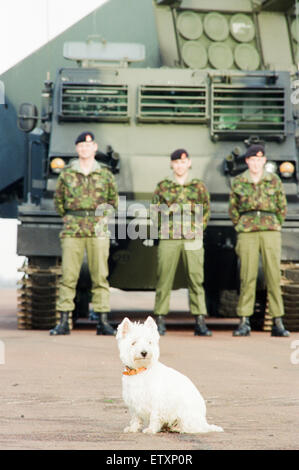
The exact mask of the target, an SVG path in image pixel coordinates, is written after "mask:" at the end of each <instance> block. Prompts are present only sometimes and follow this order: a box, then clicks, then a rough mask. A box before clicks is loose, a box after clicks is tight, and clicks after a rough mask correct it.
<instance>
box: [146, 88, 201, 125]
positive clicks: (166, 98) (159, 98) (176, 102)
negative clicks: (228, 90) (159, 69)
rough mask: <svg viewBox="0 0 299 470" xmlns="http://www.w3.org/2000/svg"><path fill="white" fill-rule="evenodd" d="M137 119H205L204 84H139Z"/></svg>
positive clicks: (194, 120) (178, 120)
mask: <svg viewBox="0 0 299 470" xmlns="http://www.w3.org/2000/svg"><path fill="white" fill-rule="evenodd" d="M138 119H139V120H140V121H159V122H160V121H172V122H184V121H185V122H203V121H205V120H206V119H207V89H206V87H205V86H199V87H193V86H190V87H189V86H173V87H169V86H157V85H155V86H150V85H144V86H141V87H140V88H139V93H138Z"/></svg>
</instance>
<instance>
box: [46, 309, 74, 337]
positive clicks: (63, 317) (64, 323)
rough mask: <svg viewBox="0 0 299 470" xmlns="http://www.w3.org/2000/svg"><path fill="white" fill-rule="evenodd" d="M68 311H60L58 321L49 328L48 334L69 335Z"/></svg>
mask: <svg viewBox="0 0 299 470" xmlns="http://www.w3.org/2000/svg"><path fill="white" fill-rule="evenodd" d="M70 333H71V331H70V327H69V312H60V323H58V325H56V326H55V328H53V329H52V330H50V335H69V334H70Z"/></svg>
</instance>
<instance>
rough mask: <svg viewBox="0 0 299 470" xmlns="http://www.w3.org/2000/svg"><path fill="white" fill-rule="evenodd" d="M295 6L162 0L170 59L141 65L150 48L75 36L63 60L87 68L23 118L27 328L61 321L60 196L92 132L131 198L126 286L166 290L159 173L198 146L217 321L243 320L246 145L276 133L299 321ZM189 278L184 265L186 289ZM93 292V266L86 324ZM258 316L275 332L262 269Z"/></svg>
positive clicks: (50, 88)
mask: <svg viewBox="0 0 299 470" xmlns="http://www.w3.org/2000/svg"><path fill="white" fill-rule="evenodd" d="M293 5H294V2H292V1H288V0H284V1H282V0H266V1H262V0H261V1H258V0H255V1H250V0H227V1H225V2H223V1H220V0H155V1H154V2H153V8H154V9H155V15H156V21H157V33H158V38H159V44H160V52H161V60H162V64H163V65H162V66H161V67H160V68H142V67H133V68H132V67H130V63H132V62H134V61H142V58H143V56H144V50H143V47H142V45H138V44H129V45H126V44H115V43H110V44H109V43H106V42H105V41H103V40H99V41H97V39H96V38H94V37H93V38H91V39H90V40H89V41H87V42H86V43H79V42H71V43H66V44H65V47H64V56H65V57H66V58H69V59H71V60H76V61H77V64H78V66H77V67H69V68H61V69H60V70H58V72H57V76H56V79H55V81H54V82H50V81H46V82H45V86H44V90H43V93H42V106H41V110H40V112H38V109H37V107H36V106H35V105H31V104H28V103H24V104H23V105H22V106H21V108H20V113H19V127H20V128H21V129H22V130H24V131H25V132H26V133H27V134H26V135H27V137H28V165H27V168H28V177H27V199H26V200H25V201H24V203H23V204H21V205H20V206H19V208H18V209H19V221H20V225H19V226H18V242H17V252H18V254H19V255H23V256H26V258H27V262H26V264H25V265H24V267H23V270H24V279H23V281H22V285H21V287H20V303H19V317H18V321H19V327H20V328H51V327H52V326H53V324H55V322H56V309H55V300H56V295H57V283H58V279H59V275H60V256H61V251H60V243H59V231H60V230H61V226H62V220H61V218H60V217H59V216H58V215H57V213H56V211H55V208H54V204H53V193H54V190H55V186H56V181H57V177H58V174H59V172H60V171H61V168H62V167H63V166H64V165H66V164H67V163H68V162H69V161H70V159H72V158H74V157H75V156H76V155H75V149H74V141H75V138H76V136H77V135H78V134H79V133H80V132H82V131H84V130H88V131H92V132H93V133H94V134H95V136H96V140H97V141H98V143H99V148H100V150H101V152H99V154H98V155H97V159H98V160H99V161H100V162H102V164H104V165H106V166H108V167H109V168H110V169H111V171H112V172H113V173H114V174H115V177H116V180H117V184H118V188H119V193H120V196H121V202H120V206H119V210H118V213H117V215H116V219H115V226H117V230H116V238H115V239H114V240H112V241H111V255H110V277H109V281H110V285H111V286H112V287H116V288H119V289H124V290H153V289H155V282H156V249H157V247H156V243H152V240H150V237H149V236H148V231H146V233H145V231H144V227H148V224H149V219H148V217H149V216H148V208H149V204H150V201H151V197H152V194H153V191H154V189H155V186H156V184H157V182H158V181H159V180H160V179H162V178H163V177H165V176H167V175H168V174H169V172H170V168H169V155H170V153H171V152H172V151H173V150H174V149H176V148H182V147H183V148H186V149H187V150H188V152H189V153H190V156H191V157H192V169H193V173H194V174H195V175H196V176H197V177H200V178H202V179H203V180H204V182H205V183H206V185H207V187H208V189H209V192H210V195H211V220H210V222H209V225H208V228H207V230H206V233H205V237H204V244H205V256H206V262H205V289H206V295H207V306H208V311H209V314H210V315H212V316H214V315H223V316H226V315H227V316H233V315H235V310H234V308H235V300H236V298H237V295H238V285H239V279H238V261H237V258H236V255H235V251H234V246H235V239H236V236H235V232H234V229H233V226H232V223H231V221H230V220H229V216H228V198H229V192H230V183H231V179H232V178H233V177H234V176H235V175H237V174H238V173H240V172H241V171H243V170H244V168H245V167H244V158H242V157H243V155H244V153H245V151H246V148H247V146H248V145H250V143H253V142H260V141H262V142H265V144H266V153H267V157H268V163H267V169H268V170H269V171H273V172H277V173H278V175H279V176H280V177H281V179H282V182H283V185H284V188H285V191H286V194H287V199H288V215H287V218H286V221H285V223H284V226H283V232H282V234H283V247H282V261H283V264H284V266H285V274H286V275H287V276H288V277H289V278H292V279H293V281H292V280H290V279H289V281H285V283H286V284H287V285H286V286H285V289H286V290H284V299H285V305H286V310H287V314H286V321H285V323H286V326H287V327H288V328H289V329H291V330H295V329H298V328H299V317H298V314H296V310H298V301H297V300H296V296H297V298H298V293H297V292H298V288H297V282H298V281H296V275H297V272H298V271H297V267H298V265H297V267H296V262H298V260H299V245H298V235H299V200H298V176H299V173H298V172H299V170H298V148H297V122H296V119H297V117H298V113H297V109H296V89H292V83H294V81H295V80H296V78H297V75H296V74H297V63H298V59H297V51H298V42H299V39H298V38H299V36H298V34H297V29H298V28H297V25H298V24H299V23H298V18H297V16H296V12H295V11H294V8H293ZM38 119H40V125H39V127H36V126H37V123H38ZM144 208H146V210H144ZM129 228H130V229H131V236H130V237H129V236H128V229H129ZM134 233H135V234H136V237H134ZM132 234H133V236H132ZM141 234H143V235H141ZM138 235H140V236H138ZM134 238H135V239H134ZM294 268H295V269H294ZM294 273H295V275H294ZM289 284H290V285H289ZM181 287H185V282H184V272H183V270H182V269H181V267H180V268H179V269H178V272H177V275H176V279H175V285H174V288H181ZM89 289H90V278H89V273H88V268H87V267H86V263H83V266H82V270H81V275H80V279H79V282H78V286H77V296H76V310H75V311H74V314H73V315H74V316H73V322H74V323H75V322H76V320H78V318H86V317H88V315H89V300H90V297H89ZM288 289H289V290H288ZM294 292H295V295H294ZM294 312H295V313H294ZM255 317H256V325H257V327H259V328H264V329H267V328H269V322H270V320H269V319H268V318H267V298H266V293H265V288H264V282H263V275H262V270H261V272H260V276H259V282H258V287H257V298H256V313H255ZM267 322H268V323H267Z"/></svg>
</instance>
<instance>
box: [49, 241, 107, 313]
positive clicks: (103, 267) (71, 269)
mask: <svg viewBox="0 0 299 470" xmlns="http://www.w3.org/2000/svg"><path fill="white" fill-rule="evenodd" d="M109 246H110V241H109V239H106V240H105V239H99V238H95V237H85V238H82V237H81V238H80V237H79V238H75V237H73V238H72V237H66V238H62V239H61V247H62V273H63V274H62V277H61V280H60V284H59V298H58V301H57V305H56V307H57V310H58V311H61V312H72V311H73V310H74V307H75V304H74V298H75V295H76V286H77V281H78V277H79V274H80V269H81V266H82V262H83V258H84V253H85V250H86V254H87V261H88V267H89V272H90V277H91V281H92V289H91V293H92V304H93V309H94V311H95V312H102V313H103V312H109V311H110V291H109V283H108V281H107V276H108V256H109Z"/></svg>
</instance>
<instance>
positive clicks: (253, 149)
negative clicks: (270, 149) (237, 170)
mask: <svg viewBox="0 0 299 470" xmlns="http://www.w3.org/2000/svg"><path fill="white" fill-rule="evenodd" d="M259 152H262V154H263V156H264V155H265V147H264V146H263V145H261V144H254V145H250V147H248V149H247V150H246V153H245V155H244V157H245V158H249V157H256V154H257V153H259Z"/></svg>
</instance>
